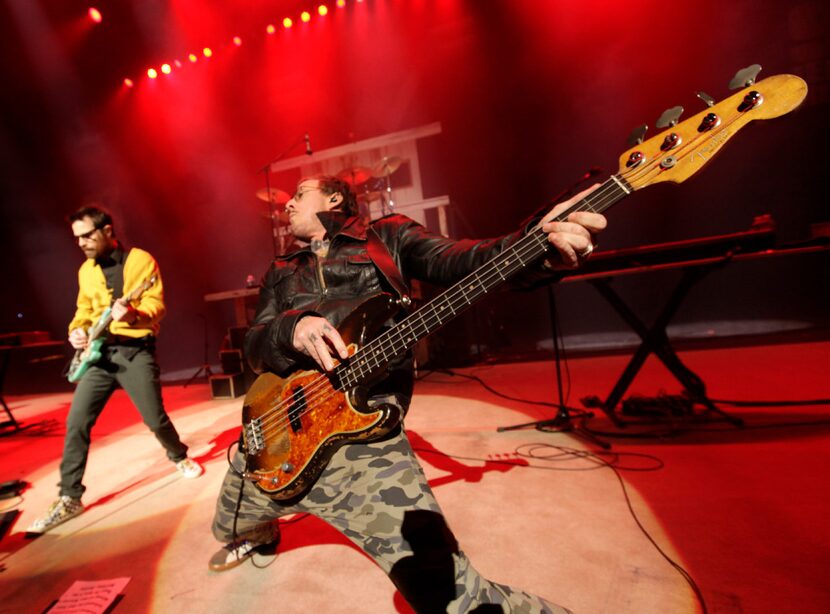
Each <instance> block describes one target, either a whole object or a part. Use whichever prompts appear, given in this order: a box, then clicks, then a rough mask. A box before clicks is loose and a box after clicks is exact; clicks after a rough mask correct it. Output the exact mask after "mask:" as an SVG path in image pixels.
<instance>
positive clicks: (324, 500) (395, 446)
mask: <svg viewBox="0 0 830 614" xmlns="http://www.w3.org/2000/svg"><path fill="white" fill-rule="evenodd" d="M234 466H235V467H238V468H241V467H243V466H244V458H243V457H242V455H240V454H239V453H237V454H236V456H235V458H234ZM240 481H241V478H240V477H239V476H237V475H236V474H235V473H234V472H233V471H231V470H229V471H228V473H227V475H226V476H225V481H224V483H223V484H222V491H221V493H220V494H219V499H218V501H217V503H216V516H215V518H214V521H213V534H214V536H215V537H216V539H218V540H219V541H222V542H231V541H233V539H234V534H233V519H234V513H235V510H236V507H237V500H238V499H239V489H240ZM303 512H307V513H310V514H314V515H315V516H317V517H319V518H321V519H323V520H325V521H326V522H328V523H329V524H331V525H332V526H334V527H335V528H336V529H338V530H339V531H340V532H342V533H343V534H344V535H345V536H346V537H348V538H349V539H350V540H351V541H352V542H354V543H355V544H356V545H357V546H358V547H359V548H361V549H362V550H363V551H364V552H365V553H366V554H368V555H369V556H370V557H372V559H373V560H374V561H375V562H376V563H377V564H378V565H379V566H380V567H381V568H382V569H383V570H384V571H385V572H386V573H387V574H388V575H389V577H390V578H391V580H392V582H394V584H395V586H396V587H397V588H398V590H399V591H400V593H401V595H402V596H403V597H404V598H405V599H406V600H407V602H408V603H409V604H410V605H411V606H412V607H413V609H414V610H415V611H416V612H419V613H420V612H430V613H432V612H453V613H455V612H459V613H461V612H478V613H479V614H485V613H488V612H516V613H522V614H525V613H526V614H531V613H538V612H545V613H548V612H557V613H559V612H567V611H568V610H566V609H564V608H561V607H559V606H555V605H553V604H550V603H548V602H546V601H544V600H542V599H540V598H539V597H535V596H533V595H529V594H527V593H524V592H522V591H518V590H516V589H513V588H510V587H508V586H503V585H500V584H495V583H493V582H490V581H488V580H486V579H485V578H483V577H481V576H480V575H479V574H478V573H477V572H476V570H475V569H473V567H472V565H470V562H469V560H468V559H467V557H466V556H465V555H464V553H463V552H462V551H461V550H460V549H459V548H458V543H457V542H456V540H455V537H454V536H453V534H452V532H451V531H450V529H449V527H447V524H446V522H445V520H444V516H443V515H442V513H441V509H440V508H439V506H438V503H437V502H436V501H435V497H434V496H433V494H432V491H431V489H430V487H429V484H427V480H426V477H425V476H424V472H423V469H422V468H421V466H420V464H419V463H418V461H417V459H416V458H415V453H414V452H413V451H412V447H411V446H410V444H409V440H408V439H407V438H406V435H405V434H404V433H403V431H401V432H400V433H398V434H396V435H393V436H391V437H389V438H387V439H385V440H383V441H379V442H373V443H368V444H363V443H356V444H350V445H346V446H343V447H342V448H340V449H339V450H338V451H337V452H336V453H335V454H334V456H333V457H332V459H331V461H330V462H329V464H328V466H327V467H326V469H325V470H324V471H323V473H322V474H321V476H320V478H319V479H318V480H317V482H316V483H315V484H314V486H313V487H312V488H311V489H310V490H309V492H308V493H307V494H306V495H305V496H304V497H303V498H302V499H301V500H300V501H298V502H296V503H293V504H291V505H286V504H285V503H283V502H278V501H275V500H273V499H271V498H269V497H267V496H265V495H264V494H262V493H261V492H260V491H259V490H257V489H256V487H254V486H253V485H252V484H249V483H246V484H245V485H244V490H243V494H242V499H241V503H240V505H239V513H238V516H237V524H236V533H237V539H239V540H243V539H248V540H250V541H253V542H256V543H262V542H268V541H271V540H272V539H273V529H272V525H271V522H272V521H273V520H275V519H276V518H279V517H280V516H284V515H286V514H294V513H303Z"/></svg>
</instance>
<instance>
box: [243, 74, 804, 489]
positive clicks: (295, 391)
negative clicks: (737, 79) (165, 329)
mask: <svg viewBox="0 0 830 614" xmlns="http://www.w3.org/2000/svg"><path fill="white" fill-rule="evenodd" d="M806 95H807V84H806V83H805V82H804V81H803V80H802V79H800V78H799V77H796V76H794V75H786V74H785V75H776V76H773V77H769V78H767V79H764V80H762V81H759V82H757V83H754V84H751V85H749V86H747V87H745V88H744V89H742V90H741V91H739V92H736V93H735V94H733V95H731V96H730V97H728V98H726V99H724V100H723V101H721V102H720V103H718V104H715V105H713V106H711V107H710V108H708V109H706V110H704V111H702V112H700V113H698V114H697V115H695V116H693V117H690V118H689V119H686V120H684V121H683V122H681V123H679V124H676V125H672V126H670V127H669V128H668V129H666V130H665V131H663V132H662V133H660V134H658V135H656V136H654V137H652V138H650V139H649V140H647V141H645V142H641V143H639V144H637V145H635V146H634V147H632V148H631V149H629V150H627V151H626V152H624V153H623V154H622V155H621V156H620V158H619V161H620V163H619V171H618V172H617V174H615V175H612V176H611V177H610V178H609V179H607V180H606V181H605V182H604V183H603V184H602V185H601V186H600V187H599V188H598V189H597V190H596V191H594V192H592V193H591V194H589V195H588V196H586V197H585V198H583V199H581V200H580V201H578V202H577V203H576V204H574V205H573V206H572V207H570V208H569V209H568V210H566V211H564V212H563V213H561V214H559V216H558V217H557V218H556V220H557V221H561V220H564V219H566V218H567V217H568V215H570V214H571V213H572V212H575V211H594V212H598V213H599V212H603V211H605V210H607V209H608V208H609V207H611V206H612V205H613V204H615V203H616V202H618V201H620V200H621V199H622V198H624V197H625V196H628V195H629V194H631V193H632V192H634V191H636V190H640V189H642V188H644V187H646V186H649V185H652V184H655V183H660V182H664V181H669V182H673V183H680V182H682V181H685V180H686V179H688V178H689V177H690V176H692V175H693V174H694V173H696V172H697V171H698V170H700V169H701V168H702V167H703V166H704V165H705V164H706V163H707V162H708V161H709V160H711V159H712V157H713V156H714V155H715V154H716V153H717V152H718V151H719V150H720V149H721V148H722V147H723V146H724V144H725V143H726V142H727V141H728V140H729V139H731V138H732V137H733V136H734V135H735V133H737V132H738V130H740V129H741V128H743V127H744V126H745V125H746V124H747V123H749V122H750V121H752V120H756V119H768V118H773V117H778V116H780V115H784V114H785V113H788V112H790V111H792V110H793V109H795V108H796V107H797V106H798V105H799V104H801V102H802V101H803V100H804V98H805V96H806ZM548 246H549V244H548V240H547V235H546V234H545V233H544V231H542V230H541V229H540V228H537V229H535V230H533V231H531V232H529V233H528V234H527V235H525V236H524V237H523V238H522V239H521V240H519V241H518V242H517V243H515V244H514V245H513V246H512V247H510V248H509V249H507V250H505V251H504V252H502V253H500V254H499V255H498V256H496V257H494V258H493V259H492V260H490V261H489V262H487V263H486V264H484V265H482V266H481V267H479V268H478V269H477V270H475V271H474V272H472V273H470V274H469V275H468V276H467V277H465V278H464V279H462V280H461V281H459V282H457V283H456V284H455V285H453V286H451V287H450V288H449V289H447V290H446V291H444V292H443V293H442V294H440V295H439V296H437V297H436V298H434V299H432V300H431V301H429V302H428V303H427V304H425V305H424V306H422V307H421V308H420V309H418V310H416V311H414V312H413V313H411V314H409V315H408V316H406V317H405V318H404V319H403V320H401V321H400V322H399V323H397V324H396V325H395V326H393V327H392V328H390V329H386V330H384V331H383V332H380V333H379V334H378V331H380V330H381V329H382V326H383V324H384V323H385V322H388V321H389V319H390V318H391V317H392V316H394V315H395V314H396V313H397V312H398V311H399V310H400V308H401V306H400V305H399V303H398V301H396V300H395V299H394V298H393V297H392V296H390V295H386V294H381V295H376V296H373V297H370V298H369V299H367V300H366V301H365V302H363V303H362V304H361V305H360V306H359V307H358V308H356V309H355V310H354V311H353V312H352V313H351V315H349V316H348V317H347V318H346V319H345V320H344V321H343V323H342V324H341V325H340V326H339V327H338V331H339V332H340V335H341V336H342V337H343V339H344V341H345V342H346V344H347V345H348V346H349V352H350V356H349V358H347V359H345V360H343V361H340V362H338V363H337V366H336V367H335V368H334V369H333V370H332V371H331V372H329V373H323V372H320V371H317V370H301V371H296V372H294V373H292V374H290V375H289V376H287V377H280V376H277V375H276V374H273V373H265V374H263V375H260V376H259V378H257V380H256V381H255V382H254V383H253V385H252V386H251V388H250V390H249V391H248V393H247V395H246V396H245V400H244V404H243V408H242V427H243V428H242V434H243V444H242V452H243V453H244V454H245V456H246V468H245V472H244V476H245V477H246V478H247V479H248V480H250V481H252V482H253V483H254V484H255V485H256V486H257V488H259V489H260V490H261V491H262V492H263V493H265V494H266V495H269V496H270V497H272V498H274V499H277V500H286V499H292V498H294V497H297V496H300V495H301V494H303V493H304V492H305V491H306V490H307V489H308V488H310V486H311V485H312V484H313V483H314V482H315V481H316V479H317V478H318V477H319V475H320V473H321V472H322V471H323V469H324V468H325V466H326V464H327V463H328V461H329V460H330V459H331V456H332V455H333V454H334V452H335V451H336V450H337V449H338V448H339V447H340V446H342V445H344V444H347V443H353V442H358V441H372V440H376V439H379V438H380V437H382V436H384V435H385V434H387V433H389V432H390V431H391V430H392V429H393V428H394V427H395V426H396V425H397V424H398V423H399V422H400V420H401V416H400V415H399V411H398V410H397V408H395V407H394V406H391V405H376V406H372V407H369V406H368V405H367V390H368V387H369V385H371V384H372V383H373V382H374V381H376V380H377V379H378V378H379V377H381V376H382V375H383V373H384V371H385V369H386V366H387V365H388V364H389V363H390V362H391V361H392V360H393V359H394V358H396V357H398V356H400V355H401V354H402V353H404V352H406V351H407V350H409V349H410V348H411V347H412V346H414V345H415V343H417V342H418V341H419V340H420V339H423V338H424V337H426V336H427V335H429V334H430V333H432V332H433V331H435V330H437V329H438V328H439V327H441V326H442V325H444V324H446V323H447V322H449V321H450V320H451V319H453V318H454V317H455V316H456V315H458V314H460V313H461V312H463V311H465V310H466V309H468V308H469V307H470V306H471V305H473V304H474V303H476V302H477V301H479V300H480V299H481V298H483V297H484V296H485V295H486V294H487V293H488V292H490V291H492V290H494V289H495V288H497V287H498V286H500V285H501V284H502V283H504V281H505V280H507V279H509V278H510V277H511V276H513V275H515V274H516V273H518V272H519V271H521V270H522V269H523V268H524V267H526V266H527V265H529V264H531V263H537V262H538V261H539V260H540V259H541V258H542V257H544V256H545V254H547V253H548Z"/></svg>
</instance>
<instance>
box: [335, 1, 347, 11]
mask: <svg viewBox="0 0 830 614" xmlns="http://www.w3.org/2000/svg"><path fill="white" fill-rule="evenodd" d="M344 6H346V0H337V8H339V9H342V8H343V7H344Z"/></svg>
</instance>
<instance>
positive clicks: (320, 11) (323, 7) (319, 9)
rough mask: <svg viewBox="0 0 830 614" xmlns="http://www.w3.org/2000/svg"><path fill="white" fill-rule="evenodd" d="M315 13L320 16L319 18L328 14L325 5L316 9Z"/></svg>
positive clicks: (327, 8)
mask: <svg viewBox="0 0 830 614" xmlns="http://www.w3.org/2000/svg"><path fill="white" fill-rule="evenodd" d="M317 12H318V13H319V14H320V17H325V16H326V15H328V13H329V7H327V6H326V5H325V4H321V5H320V6H318V7H317Z"/></svg>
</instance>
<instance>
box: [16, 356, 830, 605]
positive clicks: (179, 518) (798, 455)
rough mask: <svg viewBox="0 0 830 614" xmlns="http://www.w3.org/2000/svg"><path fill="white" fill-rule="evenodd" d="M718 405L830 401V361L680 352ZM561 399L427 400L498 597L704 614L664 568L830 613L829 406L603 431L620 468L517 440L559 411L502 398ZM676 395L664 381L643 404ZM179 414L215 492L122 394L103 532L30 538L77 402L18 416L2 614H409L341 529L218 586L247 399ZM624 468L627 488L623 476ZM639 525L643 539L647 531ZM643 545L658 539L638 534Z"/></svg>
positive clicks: (712, 599) (495, 371) (445, 498)
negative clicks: (218, 530) (103, 609)
mask: <svg viewBox="0 0 830 614" xmlns="http://www.w3.org/2000/svg"><path fill="white" fill-rule="evenodd" d="M681 357H682V358H683V360H684V361H685V362H686V364H687V365H688V366H689V367H691V368H692V369H693V370H694V371H695V372H696V373H697V374H698V375H700V376H701V377H702V379H703V380H704V381H705V382H706V384H707V386H708V391H709V394H710V396H711V397H712V398H715V399H728V400H763V401H778V400H802V401H804V400H810V399H826V398H828V397H830V377H828V366H830V342H814V343H799V344H790V345H787V344H777V345H766V346H753V347H741V348H731V349H730V348H727V349H707V350H696V351H688V352H682V353H681ZM627 360H628V357H627V356H623V355H615V356H598V357H590V358H578V359H573V360H571V361H569V364H568V370H567V378H568V384H567V386H568V390H569V396H568V400H569V403H570V404H571V405H573V406H577V407H579V406H580V404H579V402H578V399H579V398H581V397H583V396H586V395H599V396H600V397H605V396H606V395H607V394H608V393H609V392H610V390H611V388H612V386H613V384H614V382H615V381H616V379H617V377H618V376H619V375H620V373H621V372H622V370H623V368H624V367H625V364H626V362H627ZM463 376H475V377H478V378H481V380H483V381H484V382H486V384H487V385H489V386H491V387H492V388H494V389H496V390H498V391H499V392H502V393H504V394H506V395H508V396H512V397H517V398H522V399H530V400H542V401H554V400H555V399H556V389H555V385H554V383H555V377H554V368H553V364H552V363H549V362H532V363H515V364H501V365H483V366H477V367H471V368H465V369H460V370H458V371H457V372H456V375H448V374H440V373H436V374H430V375H428V376H426V377H425V378H424V379H422V380H421V381H419V383H418V385H417V388H416V395H415V398H414V401H413V406H412V409H411V411H410V412H409V416H408V418H407V430H408V433H409V436H410V440H411V441H412V444H413V446H414V447H415V448H416V449H417V450H418V453H419V456H420V458H421V461H422V464H423V466H424V469H425V471H426V473H427V476H428V477H429V479H430V483H431V485H432V487H433V489H434V491H435V494H436V496H437V498H438V501H439V503H440V504H441V505H442V507H443V509H444V513H445V514H446V516H447V519H448V522H449V525H450V527H452V528H453V530H454V532H455V534H456V536H457V538H458V540H459V542H460V544H461V547H462V548H463V549H464V550H465V551H466V553H467V554H468V556H469V557H470V559H471V561H472V563H473V565H474V566H475V567H476V568H477V569H478V570H479V571H480V572H481V573H482V574H483V575H485V576H487V577H488V578H490V579H492V580H494V581H498V582H501V583H505V584H510V585H514V586H517V587H520V588H523V589H525V590H527V591H530V592H533V593H537V594H539V595H541V596H543V597H545V598H547V599H549V600H551V601H553V602H555V603H559V604H561V605H564V606H566V607H568V608H570V609H571V610H573V611H575V612H584V613H591V614H594V613H597V614H605V613H607V614H611V613H614V614H624V613H632V614H633V613H635V612H636V613H638V614H642V613H655V614H658V613H659V614H664V613H666V612H672V613H682V612H697V611H700V606H699V604H698V603H697V600H696V598H695V595H694V593H693V591H692V589H691V588H690V586H689V584H688V583H687V582H686V580H684V578H683V577H682V576H681V574H680V573H678V571H677V570H676V569H675V568H674V567H673V566H672V565H671V564H670V563H669V561H667V560H666V558H664V556H663V555H662V554H661V553H660V551H658V548H657V547H656V546H655V544H654V543H652V542H651V541H650V539H649V537H647V535H646V534H645V533H644V531H645V532H647V533H648V535H650V537H651V539H653V540H654V542H655V543H656V545H657V546H659V548H660V549H661V550H662V551H663V552H664V553H665V555H666V556H667V557H668V558H670V559H672V560H673V561H674V562H676V563H677V564H678V565H680V566H682V567H683V568H684V569H685V570H687V571H688V573H689V574H690V575H691V577H692V578H694V581H695V582H696V583H697V585H698V586H699V587H700V590H701V591H702V594H703V597H704V598H705V601H706V604H707V607H708V611H709V612H713V613H714V612H719V613H726V614H729V613H738V612H799V613H813V612H814V613H816V614H819V613H824V612H827V611H830V578H828V570H830V525H828V523H827V520H826V519H827V517H828V515H830V489H829V488H828V475H830V471H828V470H830V407H828V406H827V405H819V404H816V405H810V404H795V405H792V406H779V407H774V406H773V407H770V406H767V407H741V408H734V407H731V406H728V405H721V407H722V408H723V409H724V410H727V411H728V412H730V413H731V414H732V415H734V416H738V417H740V418H742V419H743V420H745V422H746V426H745V427H744V428H736V427H734V426H732V425H730V424H729V423H727V422H724V421H723V420H721V419H719V417H718V416H717V415H715V414H709V415H702V414H701V413H700V412H699V411H697V412H695V415H694V416H691V417H689V416H685V417H684V416H679V417H676V418H675V419H672V420H670V419H668V418H667V417H663V418H660V419H655V420H652V421H651V422H650V423H649V424H640V423H639V419H634V418H625V419H626V420H627V421H632V422H633V421H635V420H636V421H637V422H638V423H637V424H630V425H629V426H627V427H626V428H624V429H619V428H615V427H613V425H612V424H611V422H610V421H609V420H608V417H607V416H605V415H604V414H600V415H598V416H596V417H595V418H593V419H591V420H589V421H588V423H587V424H588V427H589V428H591V429H592V430H594V431H599V432H602V433H605V435H604V436H603V437H602V439H603V440H604V441H607V442H609V443H611V444H612V446H613V448H612V450H611V452H610V453H605V454H601V455H599V456H597V455H596V453H598V452H601V450H600V449H599V448H598V447H597V446H595V445H593V444H591V443H588V442H586V441H585V440H584V439H583V438H582V437H580V436H578V432H577V433H555V432H542V431H539V430H536V429H532V428H530V429H521V430H514V431H509V432H498V431H497V430H496V429H497V427H499V426H504V425H512V424H517V423H523V422H527V421H531V420H539V419H545V418H550V417H552V416H553V415H554V411H555V410H553V409H552V408H549V407H543V406H539V405H532V404H528V403H523V402H519V401H515V400H508V399H505V398H502V397H499V396H497V395H495V394H493V393H492V392H490V391H488V390H486V389H485V388H484V387H482V385H481V384H480V383H478V382H476V381H474V380H472V379H469V378H467V377H463ZM660 391H665V392H666V393H669V394H676V393H678V392H679V385H678V384H677V383H676V382H675V380H674V379H673V378H672V377H671V375H669V374H668V373H667V372H666V370H665V369H664V368H663V367H662V365H661V364H660V363H658V362H657V361H655V360H653V359H652V360H650V361H649V362H648V363H647V364H646V366H645V368H644V370H643V371H642V372H641V373H640V375H639V376H638V377H637V378H636V379H635V381H634V383H633V385H632V387H631V390H630V393H637V394H641V395H645V396H652V397H653V396H656V395H657V394H658V392H660ZM164 396H165V402H166V404H167V407H168V411H169V412H170V414H171V417H172V418H173V421H174V423H175V425H176V427H177V428H178V430H179V432H180V433H181V434H182V437H183V439H184V440H185V441H186V442H187V443H188V444H189V445H190V446H191V455H192V456H194V457H195V458H197V459H198V460H199V461H200V462H202V463H203V464H204V465H205V467H206V473H205V475H203V476H202V477H200V478H198V479H196V480H185V479H182V478H180V477H179V476H178V475H177V474H176V473H175V471H174V469H173V467H172V465H171V464H170V463H169V462H168V461H167V460H166V459H165V457H164V454H163V452H162V450H161V448H160V446H159V445H158V444H157V443H156V441H155V439H154V438H153V436H152V435H151V434H150V433H149V432H148V431H147V430H146V428H145V427H144V426H143V424H142V423H141V421H140V419H139V418H138V414H137V412H136V411H135V410H134V409H133V407H132V406H131V404H130V403H129V401H128V400H127V399H126V397H125V396H124V395H123V393H122V392H118V393H116V396H115V398H114V400H113V401H112V402H111V403H110V405H109V406H108V407H107V408H106V409H105V411H104V413H103V415H102V417H101V420H100V421H99V424H98V425H97V426H96V429H95V430H94V431H93V444H92V451H91V454H90V458H89V465H88V468H87V473H86V478H85V484H86V486H87V488H88V490H87V492H86V494H85V496H84V502H85V504H86V505H87V511H86V512H85V513H84V514H82V515H81V516H79V517H77V518H75V519H73V520H70V521H69V522H67V523H65V524H64V525H62V526H60V527H58V528H56V529H55V530H53V531H52V532H50V533H48V534H46V535H44V536H42V537H39V538H37V539H34V540H28V539H25V538H24V536H23V533H22V532H23V531H24V529H25V527H26V526H28V524H29V523H30V522H31V521H32V520H33V519H34V518H35V517H36V516H37V515H39V514H40V513H41V512H43V511H44V510H45V509H46V507H47V506H48V505H49V503H50V502H51V501H52V500H53V499H54V498H55V497H56V494H57V488H56V483H57V481H58V464H59V462H60V455H61V450H62V443H63V439H62V437H63V422H64V419H65V416H66V413H67V410H68V407H69V402H70V398H71V397H70V395H69V394H50V395H43V396H29V397H12V398H8V399H7V401H8V402H9V405H10V406H11V408H12V411H13V412H14V415H15V417H16V418H17V419H18V420H19V421H21V422H22V424H23V425H24V427H25V428H24V430H22V431H20V432H18V433H12V434H6V435H5V436H3V437H0V481H5V480H10V479H15V478H16V479H21V480H26V481H27V482H29V483H30V484H31V485H30V487H29V488H28V489H27V490H26V491H25V492H24V493H23V497H22V499H6V500H2V501H0V509H3V510H7V509H18V510H20V512H21V514H20V516H18V518H17V520H16V522H15V524H14V525H13V526H12V527H11V529H10V532H9V534H7V535H6V536H5V537H4V538H3V539H2V541H0V612H42V611H44V610H45V609H46V608H48V607H49V606H50V604H52V603H53V602H54V601H55V600H56V599H58V598H59V597H60V596H61V595H62V594H63V593H64V592H65V591H66V590H67V589H68V588H69V587H70V586H71V585H72V583H73V582H74V581H76V580H98V579H109V578H117V577H129V578H130V582H129V583H128V584H127V586H126V588H125V589H124V590H123V597H122V598H121V599H120V601H118V602H117V605H116V606H115V608H114V611H115V612H121V613H127V612H159V613H165V614H166V613H175V612H228V613H231V612H233V613H237V612H259V611H263V612H264V611H275V610H276V611H280V612H285V613H300V612H303V613H305V612H343V613H365V612H372V613H376V612H377V613H387V612H388V613H394V612H408V611H409V610H408V608H407V606H405V605H404V604H403V603H402V602H401V599H400V597H399V596H397V595H396V592H395V589H394V587H393V586H392V584H391V583H390V582H389V581H388V580H387V578H386V577H385V575H384V574H383V573H382V572H381V571H380V570H379V569H378V568H376V567H375V566H374V564H373V563H372V562H371V561H370V560H369V559H367V558H366V557H364V556H363V555H362V554H361V553H360V552H358V551H357V550H356V549H354V548H353V547H352V546H351V545H350V543H349V542H348V541H347V540H346V539H345V538H343V537H342V536H341V535H340V534H339V533H337V532H336V531H335V530H333V529H332V528H330V527H329V526H327V525H326V524H324V523H323V522H321V521H318V520H316V519H315V518H312V517H307V516H303V517H294V518H293V519H291V520H289V521H287V522H285V523H284V524H283V542H282V544H281V547H280V550H279V553H278V555H277V556H276V557H269V558H266V557H255V558H254V559H253V562H252V561H248V562H246V563H245V564H244V565H242V566H240V567H237V568H236V569H233V570H230V571H227V572H224V573H213V572H210V571H208V569H207V561H208V558H209V557H210V556H211V554H213V552H214V551H215V550H217V548H218V547H219V544H217V543H216V542H215V541H214V540H213V537H212V535H211V533H210V522H211V518H212V516H213V509H214V503H215V498H216V494H217V492H218V489H219V485H220V483H221V480H222V478H223V476H224V473H225V467H226V461H225V450H226V448H227V446H228V445H229V444H231V443H232V442H233V441H234V440H235V439H236V437H237V435H238V429H239V426H238V425H239V410H240V407H241V399H236V400H223V401H219V400H211V399H210V398H209V391H208V388H207V386H206V385H204V384H198V385H193V386H190V387H188V388H183V387H181V386H167V387H165V389H164ZM610 467H614V468H615V470H612V469H611V468H610ZM635 517H636V518H635ZM638 524H641V525H642V528H641V527H640V526H638Z"/></svg>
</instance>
